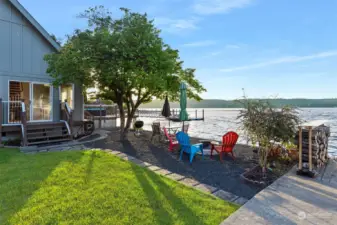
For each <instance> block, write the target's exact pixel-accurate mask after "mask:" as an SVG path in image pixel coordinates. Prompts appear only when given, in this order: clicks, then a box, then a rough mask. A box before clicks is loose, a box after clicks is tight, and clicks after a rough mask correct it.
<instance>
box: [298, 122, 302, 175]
mask: <svg viewBox="0 0 337 225" xmlns="http://www.w3.org/2000/svg"><path fill="white" fill-rule="evenodd" d="M298 169H299V170H301V169H302V127H299V129H298Z"/></svg>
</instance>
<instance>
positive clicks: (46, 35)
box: [8, 0, 61, 51]
mask: <svg viewBox="0 0 337 225" xmlns="http://www.w3.org/2000/svg"><path fill="white" fill-rule="evenodd" d="M8 1H9V2H10V3H12V5H13V6H14V7H15V8H16V9H17V10H18V11H19V12H20V13H21V14H22V15H23V16H24V17H25V18H26V19H27V20H28V21H29V22H30V23H31V24H32V25H33V26H34V27H35V28H36V30H38V31H39V33H40V34H41V35H42V36H43V37H44V38H45V39H46V40H47V41H48V42H49V44H50V45H51V46H53V47H54V48H55V49H56V50H57V51H58V50H60V48H61V46H60V45H59V44H58V43H57V42H56V41H55V40H54V39H53V38H52V37H51V36H50V35H49V33H48V32H47V31H46V30H45V29H44V28H43V27H42V26H41V25H40V24H39V23H38V22H37V21H36V20H35V19H34V17H33V16H32V15H30V13H29V12H28V11H27V10H26V9H25V8H24V7H23V6H22V5H21V4H20V2H18V1H17V0H8Z"/></svg>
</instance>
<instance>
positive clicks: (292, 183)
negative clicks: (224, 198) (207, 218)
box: [222, 160, 337, 225]
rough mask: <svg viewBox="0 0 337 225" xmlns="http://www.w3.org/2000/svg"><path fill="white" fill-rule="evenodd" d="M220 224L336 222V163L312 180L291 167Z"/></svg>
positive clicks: (333, 162) (332, 163)
mask: <svg viewBox="0 0 337 225" xmlns="http://www.w3.org/2000/svg"><path fill="white" fill-rule="evenodd" d="M222 224H223V225H225V224H241V225H243V224H290V225H292V224H320V225H323V224H331V225H332V224H337V162H336V161H334V160H330V161H329V163H328V165H327V167H326V169H325V172H324V173H323V174H322V175H321V176H319V177H317V178H315V179H311V178H306V177H302V176H298V175H296V168H295V167H294V168H293V169H292V170H291V171H290V172H288V173H287V174H286V175H284V176H283V177H281V178H279V179H278V180H277V181H275V182H274V183H273V184H272V185H270V186H269V187H267V188H266V189H264V190H263V191H261V192H260V193H258V194H257V195H256V196H255V197H254V198H252V199H251V200H249V201H248V202H247V203H246V204H245V205H244V206H242V207H241V208H240V209H239V210H238V211H236V212H235V213H234V214H232V215H231V216H230V217H229V218H227V219H226V220H225V221H224V222H223V223H222Z"/></svg>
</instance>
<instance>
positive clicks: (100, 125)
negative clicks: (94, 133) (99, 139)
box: [98, 100, 102, 128]
mask: <svg viewBox="0 0 337 225" xmlns="http://www.w3.org/2000/svg"><path fill="white" fill-rule="evenodd" d="M98 127H99V128H102V102H101V100H99V120H98Z"/></svg>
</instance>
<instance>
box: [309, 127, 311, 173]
mask: <svg viewBox="0 0 337 225" xmlns="http://www.w3.org/2000/svg"><path fill="white" fill-rule="evenodd" d="M309 171H312V127H309Z"/></svg>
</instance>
